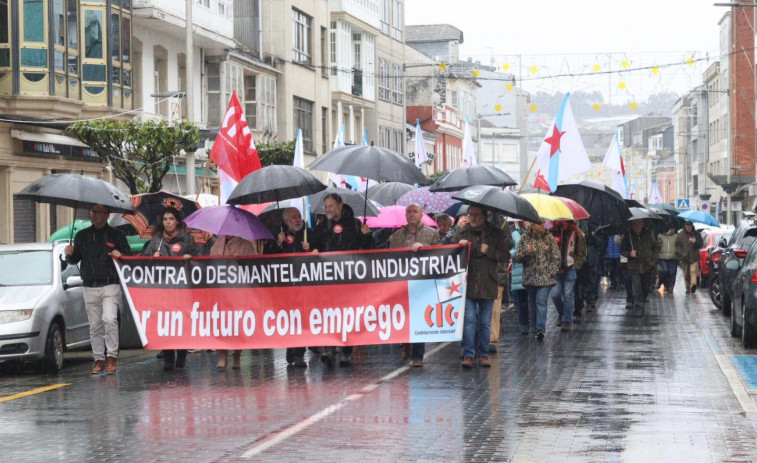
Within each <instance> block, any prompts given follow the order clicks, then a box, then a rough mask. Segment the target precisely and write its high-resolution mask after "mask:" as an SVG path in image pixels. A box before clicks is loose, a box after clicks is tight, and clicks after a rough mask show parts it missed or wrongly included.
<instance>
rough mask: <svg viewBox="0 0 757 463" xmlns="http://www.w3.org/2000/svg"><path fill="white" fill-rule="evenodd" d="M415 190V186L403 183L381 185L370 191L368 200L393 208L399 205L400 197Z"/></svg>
mask: <svg viewBox="0 0 757 463" xmlns="http://www.w3.org/2000/svg"><path fill="white" fill-rule="evenodd" d="M414 188H415V187H414V186H413V185H409V184H407V183H401V182H384V183H379V184H378V185H373V186H372V187H371V188H370V189H369V190H368V199H372V200H373V201H376V202H377V203H379V204H381V205H382V206H393V205H395V204H397V200H398V199H399V198H400V196H402V195H404V194H405V193H407V192H408V191H410V190H413V189H414Z"/></svg>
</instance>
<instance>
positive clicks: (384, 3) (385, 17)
mask: <svg viewBox="0 0 757 463" xmlns="http://www.w3.org/2000/svg"><path fill="white" fill-rule="evenodd" d="M380 13H381V32H383V33H384V34H386V35H389V23H390V22H391V18H392V0H381V11H380Z"/></svg>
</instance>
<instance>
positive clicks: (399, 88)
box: [392, 64, 405, 105]
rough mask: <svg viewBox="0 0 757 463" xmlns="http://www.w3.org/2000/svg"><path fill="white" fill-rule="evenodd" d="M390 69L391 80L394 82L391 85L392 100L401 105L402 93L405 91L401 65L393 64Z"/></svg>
mask: <svg viewBox="0 0 757 463" xmlns="http://www.w3.org/2000/svg"><path fill="white" fill-rule="evenodd" d="M392 71H393V75H392V82H393V83H394V85H392V102H393V103H394V104H398V105H401V104H402V102H403V95H404V93H405V92H404V87H405V83H404V81H403V76H402V67H401V66H397V65H396V64H395V65H393V66H392Z"/></svg>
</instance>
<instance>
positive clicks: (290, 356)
mask: <svg viewBox="0 0 757 463" xmlns="http://www.w3.org/2000/svg"><path fill="white" fill-rule="evenodd" d="M285 358H286V361H287V364H289V363H294V349H292V348H291V347H289V348H287V352H286V356H285Z"/></svg>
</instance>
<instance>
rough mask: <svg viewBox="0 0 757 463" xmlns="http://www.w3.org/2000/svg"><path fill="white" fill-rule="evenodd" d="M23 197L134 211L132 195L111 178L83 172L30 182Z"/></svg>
mask: <svg viewBox="0 0 757 463" xmlns="http://www.w3.org/2000/svg"><path fill="white" fill-rule="evenodd" d="M18 197H19V198H22V199H31V200H32V201H35V202H38V203H49V204H56V205H59V206H68V207H73V208H76V209H78V208H80V207H82V208H83V207H86V208H91V207H92V206H94V205H95V204H102V205H103V206H108V208H109V209H110V210H111V212H127V213H128V212H134V208H133V207H132V205H131V202H130V201H129V197H128V196H126V195H125V194H124V193H121V192H120V191H119V190H118V188H116V187H115V186H113V185H111V184H110V183H108V182H105V181H103V180H100V179H97V178H94V177H86V176H84V175H79V174H50V175H45V176H44V177H42V178H40V179H37V180H35V181H33V182H32V183H30V184H29V185H28V186H27V187H26V188H24V189H23V190H21V192H20V193H19V194H18Z"/></svg>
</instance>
